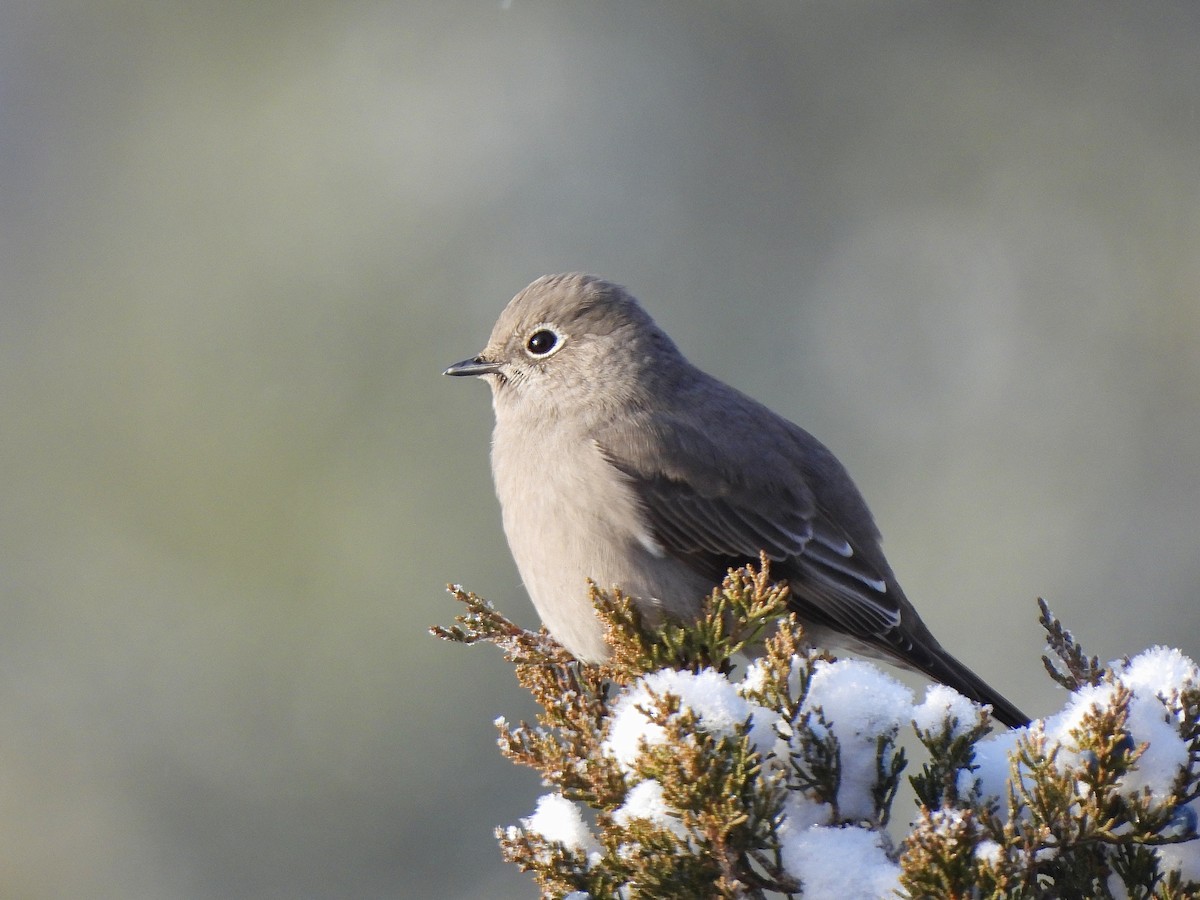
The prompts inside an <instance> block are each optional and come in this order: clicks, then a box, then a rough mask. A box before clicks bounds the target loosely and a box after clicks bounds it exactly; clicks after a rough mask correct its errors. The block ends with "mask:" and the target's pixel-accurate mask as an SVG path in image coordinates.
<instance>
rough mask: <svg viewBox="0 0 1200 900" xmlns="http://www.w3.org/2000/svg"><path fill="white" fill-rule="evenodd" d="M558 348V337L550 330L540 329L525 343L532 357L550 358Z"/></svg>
mask: <svg viewBox="0 0 1200 900" xmlns="http://www.w3.org/2000/svg"><path fill="white" fill-rule="evenodd" d="M557 347H558V335H557V334H555V333H554V332H553V331H551V330H550V329H549V328H539V329H538V330H537V331H535V332H534V333H533V334H531V335H530V336H529V340H528V341H526V342H525V349H526V350H528V351H529V355H530V356H548V355H550V354H551V353H552V352H554V350H555V348H557Z"/></svg>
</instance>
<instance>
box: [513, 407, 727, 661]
mask: <svg viewBox="0 0 1200 900" xmlns="http://www.w3.org/2000/svg"><path fill="white" fill-rule="evenodd" d="M492 470H493V475H494V478H495V482H496V493H497V495H498V496H499V498H500V506H501V509H502V512H503V518H504V532H505V535H506V536H507V538H508V544H509V548H510V549H511V551H512V554H513V558H514V560H515V561H516V564H517V569H518V570H519V571H520V573H521V579H522V581H523V582H524V584H525V588H526V590H527V591H528V592H529V596H530V599H532V601H533V604H534V606H535V607H536V608H537V611H538V615H539V616H540V617H541V619H542V622H543V624H545V626H546V627H547V628H548V629H549V631H550V632H551V634H553V635H554V637H555V638H556V639H557V640H558V641H559V642H560V643H562V644H563V645H564V646H565V647H566V648H567V649H568V650H570V651H571V652H572V653H573V654H574V655H575V656H577V657H579V658H580V659H584V660H587V661H598V660H601V659H603V658H605V657H606V656H607V655H608V649H607V645H606V644H605V643H604V639H603V628H602V627H601V625H600V622H599V620H598V619H597V618H596V615H595V612H594V610H593V608H592V604H591V598H590V596H589V593H588V585H587V582H588V579H591V580H592V581H594V582H595V583H596V584H597V585H598V586H600V587H601V588H606V589H607V588H611V587H613V586H614V585H617V586H619V587H621V588H622V590H624V591H625V592H626V593H628V594H630V595H632V596H634V597H636V598H639V599H640V601H641V602H640V604H639V605H640V606H641V608H642V609H643V612H644V613H650V614H652V615H653V614H655V613H657V612H658V611H666V612H668V613H670V614H673V615H683V614H686V613H689V612H694V610H695V609H696V608H697V607H698V605H699V603H700V600H701V598H702V597H703V596H704V594H705V593H706V592H707V590H708V588H709V587H711V585H707V584H703V583H701V582H702V581H703V579H699V578H698V576H696V575H695V573H693V572H692V571H691V570H690V569H688V568H687V567H686V566H685V565H684V564H683V563H682V562H680V561H679V560H677V559H674V558H672V557H670V556H669V555H667V554H665V553H664V551H663V549H662V548H661V547H660V546H658V544H657V542H656V541H655V539H654V537H653V535H652V533H651V531H650V529H649V527H648V526H647V524H646V521H645V516H644V514H643V513H642V510H641V508H640V506H639V504H638V500H637V498H636V497H635V496H634V493H633V490H632V489H631V488H630V486H629V484H628V483H627V481H626V480H625V478H624V476H622V475H621V473H619V472H618V471H617V470H616V469H614V468H613V467H612V466H611V465H610V464H609V463H608V462H607V461H606V460H605V459H604V457H603V455H602V454H601V453H600V451H599V449H598V447H597V446H596V444H595V442H594V441H592V440H591V439H590V438H589V437H588V436H587V435H586V434H578V433H572V432H570V431H567V430H561V429H560V430H555V429H551V428H544V427H540V428H539V427H530V428H515V427H509V425H507V424H500V423H498V424H497V427H496V431H495V434H494V436H493V444H492Z"/></svg>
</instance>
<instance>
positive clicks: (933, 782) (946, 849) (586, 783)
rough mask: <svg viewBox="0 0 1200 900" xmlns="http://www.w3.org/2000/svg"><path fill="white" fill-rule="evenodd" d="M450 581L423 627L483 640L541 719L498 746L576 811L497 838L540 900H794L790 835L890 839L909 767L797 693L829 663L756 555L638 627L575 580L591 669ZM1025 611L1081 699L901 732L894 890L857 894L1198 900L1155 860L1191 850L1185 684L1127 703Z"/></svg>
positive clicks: (1194, 690) (634, 615) (1055, 670)
mask: <svg viewBox="0 0 1200 900" xmlns="http://www.w3.org/2000/svg"><path fill="white" fill-rule="evenodd" d="M452 590H453V592H454V594H455V596H456V598H457V599H458V600H459V601H461V602H462V603H463V604H464V605H465V606H466V611H465V612H464V613H463V614H462V615H460V616H458V618H457V624H456V625H455V626H452V627H449V628H435V629H432V631H433V632H434V634H436V635H437V636H439V637H442V638H444V639H446V640H450V641H454V642H459V643H475V642H478V641H486V642H489V643H494V644H496V645H497V646H499V647H500V648H501V650H502V651H503V652H504V653H505V655H506V657H507V658H508V659H509V660H510V661H511V662H512V663H513V666H514V670H515V672H516V675H517V678H518V680H519V681H520V683H521V684H522V685H523V686H524V687H525V688H526V689H527V690H528V691H530V693H531V694H532V695H533V697H534V698H535V699H536V700H537V702H538V704H539V705H540V707H541V712H540V713H539V715H538V719H537V722H536V723H534V724H529V723H525V722H521V723H519V724H516V725H513V724H510V723H508V722H505V721H503V720H501V721H500V723H499V731H500V735H499V745H500V749H501V752H502V753H504V755H506V756H507V757H508V758H510V759H511V760H513V761H514V762H516V763H517V764H519V765H523V766H528V767H530V768H532V769H534V770H535V771H537V772H538V773H539V775H540V776H541V777H542V779H543V781H544V782H545V783H546V784H547V785H549V786H552V787H553V788H554V789H555V790H556V791H557V792H558V793H559V794H561V797H558V798H557V802H558V803H559V804H560V807H559V814H564V815H567V816H574V817H577V819H578V821H577V822H575V823H574V825H573V826H572V827H571V828H567V829H566V830H565V831H564V830H563V829H562V828H561V827H549V826H548V825H547V824H546V821H544V820H543V819H542V818H540V816H541V805H540V804H539V812H538V813H536V814H535V815H534V816H532V817H530V818H528V819H523V820H522V822H521V824H520V825H517V826H511V827H509V828H505V829H500V830H498V832H497V836H498V838H499V840H500V845H501V848H502V851H503V855H504V857H505V859H506V860H508V861H510V862H512V863H514V864H516V865H518V866H519V867H521V868H522V869H523V870H525V871H527V872H530V873H531V874H532V875H533V877H534V878H535V880H536V881H537V883H538V885H539V888H540V890H541V895H542V897H544V898H560V897H568V896H569V897H571V898H572V900H586V898H617V897H620V898H624V900H638V898H645V900H650V898H653V900H669V898H680V900H683V898H687V900H695V898H731V900H732V898H738V900H741V898H766V897H768V896H784V897H800V896H803V895H804V890H805V880H806V873H805V872H804V871H796V868H797V866H796V864H795V859H797V857H796V856H795V855H792V856H790V857H789V855H788V841H789V840H794V839H795V833H796V832H797V831H798V830H799V831H803V830H804V829H807V828H809V827H812V826H817V827H825V828H827V829H837V828H838V827H848V828H851V829H860V830H865V832H869V833H871V834H874V835H875V838H874V839H875V840H876V842H877V845H878V846H879V847H882V848H884V849H887V848H889V847H890V846H891V844H890V842H889V840H888V838H887V837H886V835H885V834H884V833H883V829H884V827H885V826H886V825H887V823H888V821H889V817H890V815H891V807H892V802H893V800H894V798H895V795H896V791H897V789H898V786H899V783H900V777H901V773H902V771H903V769H904V767H905V758H904V753H903V752H902V751H901V750H899V749H898V748H897V746H896V741H897V737H898V735H897V733H896V729H895V728H894V727H883V728H881V729H880V730H879V733H875V732H867V733H865V734H864V733H858V732H855V731H853V730H848V728H847V726H846V724H845V722H844V720H843V721H842V723H841V724H840V725H839V718H840V717H842V716H843V713H842V711H841V710H838V709H833V708H828V709H827V708H822V707H821V706H819V705H816V704H814V703H812V702H808V701H809V699H810V688H811V687H812V684H813V676H814V673H815V672H816V671H817V670H818V669H819V665H818V663H819V662H820V661H822V660H825V661H829V660H830V659H831V658H830V657H828V656H826V655H825V654H822V653H820V652H817V651H814V650H811V649H807V648H805V647H804V645H803V642H802V634H801V630H800V627H799V625H798V624H797V622H796V621H795V620H794V618H793V617H792V616H791V615H790V614H789V613H788V612H787V588H786V586H785V585H779V584H772V583H771V582H770V580H769V572H768V567H767V561H766V560H765V559H763V560H761V564H760V566H758V567H746V568H744V569H739V570H736V571H731V572H730V573H729V575H728V577H727V578H726V579H725V581H724V583H723V584H722V585H721V586H720V587H719V588H717V589H716V590H714V592H713V594H712V596H711V597H710V598H709V601H708V603H707V605H706V606H705V608H704V611H703V614H702V615H701V617H700V619H699V620H698V621H697V622H695V623H677V622H666V623H647V622H646V621H644V620H643V618H642V616H641V615H640V614H639V612H638V611H637V609H636V607H635V606H634V605H633V603H632V602H631V601H630V599H629V598H628V597H625V596H624V595H622V594H621V593H620V592H613V593H611V594H610V593H607V592H604V591H600V590H598V589H596V588H595V587H593V588H592V594H593V599H594V601H595V605H596V609H597V614H598V615H599V616H600V617H601V619H602V620H603V622H604V623H605V626H606V629H607V640H608V643H609V645H610V646H611V648H612V655H611V658H610V660H609V661H608V662H607V663H605V664H603V665H598V666H591V665H582V664H580V663H579V662H577V661H575V660H574V659H573V658H571V657H570V655H569V654H567V653H566V652H565V651H564V650H563V649H562V648H561V647H560V646H559V645H558V644H557V643H555V642H554V641H553V640H552V639H551V638H550V637H549V636H548V635H547V634H546V633H545V632H544V631H543V632H538V633H531V632H527V631H525V630H523V629H521V628H519V627H517V626H515V625H514V624H513V623H511V622H510V621H508V620H507V619H505V618H504V617H503V616H502V615H500V614H499V613H498V612H497V611H496V610H495V609H494V608H493V607H492V606H491V605H490V604H488V603H487V602H486V601H484V600H482V599H480V598H478V597H476V596H475V595H473V594H469V593H464V592H463V591H461V590H460V589H457V588H453V589H452ZM1042 622H1043V625H1044V626H1045V628H1046V631H1047V634H1048V644H1049V647H1050V649H1051V651H1052V653H1053V654H1054V656H1055V661H1054V662H1053V663H1052V662H1051V661H1050V660H1046V668H1047V670H1048V671H1049V672H1050V673H1051V675H1052V676H1053V677H1054V679H1055V680H1056V681H1057V682H1058V683H1060V684H1062V685H1064V686H1065V687H1068V688H1069V689H1071V690H1072V691H1076V692H1081V693H1078V694H1077V696H1076V698H1075V700H1077V701H1078V704H1077V707H1070V706H1069V707H1068V711H1070V710H1071V709H1073V708H1074V709H1075V712H1074V713H1072V715H1074V718H1071V719H1067V718H1061V717H1064V716H1066V715H1067V712H1064V713H1062V714H1060V717H1055V718H1054V719H1052V720H1048V722H1047V724H1045V725H1043V723H1035V724H1034V725H1033V726H1031V727H1030V728H1029V729H1028V730H1022V731H1020V732H1008V733H1006V734H1003V735H1000V736H998V737H996V736H989V735H990V733H991V724H990V718H989V716H988V715H987V713H986V711H985V710H979V709H978V708H972V707H967V706H964V707H961V708H960V707H950V708H951V709H960V712H958V713H953V712H947V714H946V715H945V717H944V719H943V720H942V721H941V722H935V723H934V724H932V725H930V724H929V723H928V721H926V722H925V724H924V725H923V726H921V727H917V729H916V732H917V737H918V738H919V740H920V742H921V744H922V745H923V747H924V748H925V751H926V753H927V755H928V758H927V759H926V760H924V761H923V763H922V765H921V768H920V771H919V772H917V773H916V774H914V775H913V776H912V777H911V779H910V781H911V783H912V785H913V787H914V790H915V792H916V797H917V802H918V804H919V810H918V815H917V817H916V819H915V822H914V824H913V826H912V828H911V830H910V832H909V833H908V834H907V835H906V836H905V837H904V839H903V841H902V843H901V845H900V847H899V848H897V849H896V850H894V851H891V852H890V858H891V859H892V860H893V862H892V863H887V859H886V858H884V857H881V858H883V859H884V863H885V865H889V866H891V867H892V870H893V871H894V878H893V880H892V882H891V887H889V888H884V889H881V890H880V891H879V892H876V893H872V894H870V896H907V897H914V898H925V897H950V898H958V897H962V898H968V897H970V898H1046V897H1049V898H1056V897H1062V898H1071V897H1100V898H1105V897H1130V898H1162V900H1175V898H1183V897H1198V896H1200V884H1197V883H1196V882H1188V881H1186V880H1185V879H1184V878H1183V877H1182V875H1181V874H1180V872H1179V871H1178V870H1175V869H1173V868H1171V867H1170V866H1168V865H1166V864H1165V863H1164V859H1165V857H1163V856H1161V854H1160V853H1159V848H1165V847H1169V846H1173V845H1182V844H1187V845H1188V846H1189V847H1192V848H1194V847H1195V846H1196V843H1195V842H1196V816H1195V807H1194V806H1193V805H1190V804H1192V801H1195V800H1196V799H1197V797H1198V796H1200V687H1197V685H1196V684H1195V682H1194V680H1192V681H1187V680H1185V683H1184V684H1183V687H1182V688H1181V689H1179V690H1176V691H1173V692H1170V695H1169V696H1159V697H1157V698H1154V697H1150V698H1149V700H1147V701H1145V702H1146V703H1150V704H1151V706H1146V705H1145V703H1143V705H1142V706H1141V707H1136V709H1135V690H1134V689H1133V688H1131V687H1130V686H1129V685H1127V684H1125V683H1124V682H1123V681H1122V680H1121V679H1122V674H1123V672H1124V671H1125V669H1124V668H1123V667H1122V665H1119V664H1113V666H1112V667H1109V668H1105V667H1102V666H1101V665H1100V664H1099V662H1098V660H1097V659H1096V658H1095V657H1090V658H1089V657H1087V656H1086V654H1084V653H1083V651H1082V649H1081V648H1080V647H1079V645H1078V644H1077V643H1076V642H1075V641H1074V639H1073V638H1072V637H1071V635H1070V634H1069V633H1068V632H1067V631H1066V630H1065V629H1064V628H1063V627H1062V626H1061V624H1060V623H1059V622H1058V621H1057V620H1056V619H1055V618H1054V617H1053V616H1052V615H1051V614H1050V612H1049V610H1048V609H1047V608H1046V607H1045V604H1044V603H1043V604H1042ZM748 651H749V652H753V653H754V654H755V655H757V657H758V658H757V660H756V662H755V663H754V665H753V666H751V668H750V670H749V672H748V673H747V675H746V677H744V678H743V679H742V680H740V681H738V682H736V683H735V682H734V681H732V680H731V679H729V678H728V676H729V675H730V674H731V673H732V672H733V671H734V668H735V658H739V657H738V656H737V655H738V654H740V653H746V652H748ZM1125 664H1126V665H1127V664H1128V661H1125ZM672 672H677V673H683V674H682V675H680V676H679V677H680V678H683V679H686V678H695V679H704V678H707V679H710V682H706V684H709V683H716V684H718V685H719V686H720V689H721V690H724V691H725V692H726V693H725V695H724V696H725V699H726V701H727V704H728V705H730V708H732V709H735V710H737V709H743V708H744V715H742V717H741V718H739V719H737V720H736V721H732V722H725V723H724V724H722V723H721V722H719V721H717V720H716V719H715V718H713V717H712V716H711V715H710V714H709V713H706V712H705V710H704V708H703V704H700V705H697V704H696V703H689V702H685V701H684V698H683V697H682V696H681V695H680V694H681V693H684V692H685V691H683V690H682V687H686V686H687V684H689V683H690V682H687V681H686V680H684V681H680V680H678V679H676V680H675V681H671V680H670V679H666V680H664V677H663V673H668V674H669V673H672ZM673 684H677V685H681V686H682V687H680V688H672V687H670V685H673ZM663 685H667V687H663ZM1088 692H1090V693H1088ZM813 696H815V695H813ZM1137 696H1140V695H1137ZM1087 699H1090V700H1091V702H1090V704H1089V703H1084V700H1087ZM1136 702H1142V701H1141V700H1138V701H1136ZM738 704H743V705H744V707H743V706H738ZM1079 704H1082V705H1079ZM1153 704H1159V705H1158V706H1154V705H1153ZM962 709H968V710H971V713H970V714H968V713H964V712H962V711H961V710H962ZM1147 709H1151V710H1152V711H1155V710H1156V711H1157V712H1155V713H1154V716H1156V717H1157V718H1156V719H1155V721H1158V720H1161V722H1160V725H1163V724H1165V725H1166V726H1169V730H1168V731H1167V732H1165V734H1166V737H1164V738H1163V740H1164V741H1167V738H1169V739H1170V740H1172V741H1175V742H1176V745H1177V746H1178V748H1180V753H1181V759H1180V762H1179V764H1178V767H1177V768H1178V771H1177V774H1176V776H1175V777H1174V779H1173V781H1171V780H1170V779H1168V783H1163V784H1158V783H1156V782H1153V781H1147V780H1146V779H1145V778H1142V775H1143V774H1144V773H1141V772H1140V769H1139V763H1141V762H1142V761H1143V760H1144V759H1145V758H1146V754H1147V753H1148V752H1149V750H1150V746H1149V744H1147V743H1146V742H1145V741H1142V742H1140V743H1139V742H1138V741H1137V740H1136V739H1135V737H1134V735H1135V734H1137V733H1139V732H1138V730H1137V728H1135V727H1134V725H1133V724H1132V722H1133V719H1134V718H1135V715H1134V714H1135V711H1136V710H1141V711H1140V712H1138V713H1137V715H1140V716H1142V717H1143V720H1144V717H1145V715H1146V712H1145V711H1146V710H1147ZM963 719H966V721H963ZM1143 720H1139V721H1143ZM631 721H633V722H634V723H635V724H636V725H637V727H638V728H640V729H641V730H640V731H636V730H635V734H637V735H639V737H638V739H637V741H636V745H633V746H631V745H630V744H629V742H628V740H627V739H626V738H622V736H621V735H622V734H624V732H623V731H622V728H623V727H625V725H627V724H628V723H629V722H631ZM1051 723H1054V724H1053V725H1052V724H1051ZM914 724H915V723H914ZM1156 734H1157V732H1156ZM623 740H624V741H625V743H621V742H622V741H623ZM856 741H857V742H858V744H857V746H858V747H862V746H864V745H863V744H862V742H863V741H869V742H870V743H869V744H867V745H865V746H867V747H868V750H869V749H870V748H873V752H874V773H873V782H872V784H870V785H869V803H868V804H867V806H864V805H863V804H862V803H861V802H860V803H859V804H857V806H855V807H854V808H853V809H847V808H844V806H845V802H844V798H845V792H846V784H845V781H846V778H847V770H846V761H847V755H846V754H847V752H848V747H849V745H848V743H847V742H851V743H853V742H856ZM996 742H1000V743H996ZM985 744H986V746H987V747H988V748H989V750H990V751H991V752H992V754H993V757H994V756H995V748H996V747H997V746H1000V747H1006V748H1007V749H1008V751H1009V752H1008V761H1009V767H1010V777H1009V778H1008V781H1007V785H1006V786H1003V787H1000V786H998V785H995V784H993V785H991V792H990V793H989V790H988V788H987V787H985V778H984V775H985V772H984V770H983V767H982V766H981V763H980V759H981V757H980V753H981V751H982V750H983V748H984V747H985ZM1139 779H1141V780H1139ZM647 798H649V799H647ZM545 799H546V798H543V800H545ZM868 807H870V808H869V809H868ZM563 810H565V811H566V812H565V813H564V812H563ZM584 810H587V811H588V812H587V818H586V820H585V818H584V817H583V811H584ZM579 835H583V837H580V836H579ZM1191 852H1193V853H1194V852H1195V851H1194V850H1192V851H1191ZM1197 869H1200V865H1193V866H1191V867H1190V870H1191V871H1196V870H1197ZM812 896H816V895H815V894H813V895H812ZM854 896H867V895H866V894H855V895H854Z"/></svg>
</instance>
